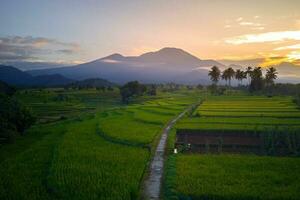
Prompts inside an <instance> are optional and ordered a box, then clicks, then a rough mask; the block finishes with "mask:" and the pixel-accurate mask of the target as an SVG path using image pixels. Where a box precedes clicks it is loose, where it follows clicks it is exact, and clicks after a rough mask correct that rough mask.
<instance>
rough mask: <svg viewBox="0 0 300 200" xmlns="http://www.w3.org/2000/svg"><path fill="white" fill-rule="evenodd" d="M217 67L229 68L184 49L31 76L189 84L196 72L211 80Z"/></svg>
mask: <svg viewBox="0 0 300 200" xmlns="http://www.w3.org/2000/svg"><path fill="white" fill-rule="evenodd" d="M213 65H216V66H218V67H225V65H223V64H221V63H219V62H217V61H214V60H201V59H199V58H197V57H195V56H193V55H191V54H189V53H188V52H186V51H184V50H182V49H178V48H171V47H167V48H163V49H161V50H159V51H155V52H148V53H145V54H142V55H140V56H123V55H121V54H112V55H110V56H107V57H104V58H100V59H97V60H94V61H91V62H88V63H84V64H80V65H76V66H72V67H62V68H55V69H44V70H33V71H29V73H30V74H31V75H34V76H36V75H45V74H46V75H49V74H61V75H63V76H65V77H68V78H70V79H76V80H83V79H87V78H99V77H101V78H104V79H107V80H109V81H112V82H116V83H124V82H127V81H131V80H138V81H141V82H144V83H155V82H156V83H158V82H171V81H172V82H176V81H177V80H176V77H180V80H183V82H184V81H185V80H186V81H187V82H189V75H190V74H191V72H195V71H197V72H198V73H197V74H199V79H198V80H202V79H206V80H207V79H208V78H207V70H208V68H210V67H211V66H213ZM185 76H186V77H185ZM180 82H181V81H180Z"/></svg>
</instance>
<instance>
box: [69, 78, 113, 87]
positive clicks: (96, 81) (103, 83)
mask: <svg viewBox="0 0 300 200" xmlns="http://www.w3.org/2000/svg"><path fill="white" fill-rule="evenodd" d="M68 86H75V87H113V86H116V84H115V83H112V82H109V81H107V80H105V79H101V78H91V79H85V80H82V81H75V82H73V83H71V84H69V85H68Z"/></svg>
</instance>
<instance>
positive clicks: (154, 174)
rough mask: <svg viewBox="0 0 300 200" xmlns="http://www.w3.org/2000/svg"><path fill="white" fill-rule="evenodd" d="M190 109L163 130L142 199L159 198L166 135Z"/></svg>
mask: <svg viewBox="0 0 300 200" xmlns="http://www.w3.org/2000/svg"><path fill="white" fill-rule="evenodd" d="M190 109H192V107H190V108H187V109H186V110H185V111H183V112H182V113H181V114H180V115H178V116H177V117H176V118H175V119H173V120H172V121H171V122H169V123H168V124H167V126H166V127H165V128H164V129H163V133H162V136H161V138H160V140H159V144H158V145H157V147H156V150H155V155H154V157H153V160H152V161H151V165H150V174H149V177H148V178H147V179H146V180H145V186H144V187H145V188H144V197H145V199H147V200H150V199H159V197H160V189H161V181H162V175H163V170H164V154H165V147H166V142H167V138H168V133H169V131H170V130H171V128H172V126H173V125H174V124H175V123H176V122H177V120H179V119H180V118H181V117H182V116H183V115H184V114H185V113H186V112H188V111H189V110H190Z"/></svg>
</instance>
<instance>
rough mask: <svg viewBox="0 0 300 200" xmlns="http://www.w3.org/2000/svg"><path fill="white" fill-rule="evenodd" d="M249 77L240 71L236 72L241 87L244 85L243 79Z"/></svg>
mask: <svg viewBox="0 0 300 200" xmlns="http://www.w3.org/2000/svg"><path fill="white" fill-rule="evenodd" d="M246 77H247V74H246V73H245V72H244V71H243V70H240V69H237V70H236V71H235V79H236V80H238V81H239V85H242V82H243V79H244V78H246Z"/></svg>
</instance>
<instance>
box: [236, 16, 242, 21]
mask: <svg viewBox="0 0 300 200" xmlns="http://www.w3.org/2000/svg"><path fill="white" fill-rule="evenodd" d="M242 20H243V18H242V17H239V18H237V19H236V20H235V21H237V22H240V21H242Z"/></svg>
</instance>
